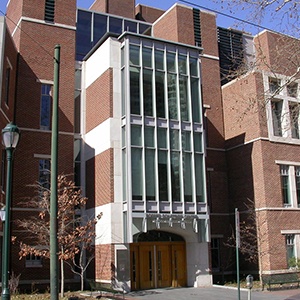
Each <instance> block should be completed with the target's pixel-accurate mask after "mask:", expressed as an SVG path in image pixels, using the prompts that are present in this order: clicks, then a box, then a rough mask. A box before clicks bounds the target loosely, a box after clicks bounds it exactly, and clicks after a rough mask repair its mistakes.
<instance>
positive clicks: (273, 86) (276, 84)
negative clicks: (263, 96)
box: [269, 77, 281, 94]
mask: <svg viewBox="0 0 300 300" xmlns="http://www.w3.org/2000/svg"><path fill="white" fill-rule="evenodd" d="M280 84H281V81H280V79H277V78H271V77H270V78H269V92H270V93H271V94H279V91H280V90H279V89H280Z"/></svg>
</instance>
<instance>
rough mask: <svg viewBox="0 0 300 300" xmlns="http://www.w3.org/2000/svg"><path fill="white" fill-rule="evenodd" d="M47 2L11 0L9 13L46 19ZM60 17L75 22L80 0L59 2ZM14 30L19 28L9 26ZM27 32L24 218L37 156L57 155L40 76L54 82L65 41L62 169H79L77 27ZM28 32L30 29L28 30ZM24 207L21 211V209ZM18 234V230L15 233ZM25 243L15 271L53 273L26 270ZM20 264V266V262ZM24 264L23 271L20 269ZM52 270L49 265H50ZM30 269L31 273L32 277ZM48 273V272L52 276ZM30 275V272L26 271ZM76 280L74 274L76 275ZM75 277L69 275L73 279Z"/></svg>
mask: <svg viewBox="0 0 300 300" xmlns="http://www.w3.org/2000/svg"><path fill="white" fill-rule="evenodd" d="M40 2H41V1H36V0H34V1H31V0H23V1H21V0H20V1H19V0H18V1H16V0H11V1H10V5H9V8H8V11H7V13H8V16H9V17H12V18H13V20H14V22H15V23H18V21H19V19H20V16H21V13H22V12H24V16H26V17H30V18H39V19H41V20H43V18H44V5H40V4H41V3H40ZM56 12H57V13H56V15H55V21H56V22H59V23H63V24H65V25H75V16H76V1H75V0H70V1H66V0H57V1H56ZM9 27H10V30H12V29H13V26H12V25H11V24H10V25H9ZM21 27H22V31H21V30H19V29H17V31H16V34H15V35H14V40H15V41H16V42H17V48H18V50H19V51H20V60H19V65H18V71H19V73H18V81H17V84H18V85H17V93H16V101H17V106H16V124H17V125H18V126H19V127H20V128H21V137H20V142H19V145H18V147H17V149H16V151H15V159H14V169H13V194H12V199H13V208H14V209H15V210H14V211H13V218H14V219H19V218H22V216H24V210H23V211H22V209H21V208H22V207H23V206H22V205H21V204H20V202H22V201H23V202H26V201H28V198H30V197H32V196H33V195H34V191H33V189H32V188H31V189H30V188H29V187H28V185H32V184H34V183H35V182H36V181H37V180H38V172H39V165H38V161H39V158H38V157H35V154H37V155H38V154H44V155H47V156H49V155H50V154H51V132H49V131H48V132H45V131H42V130H40V126H39V124H40V97H41V83H39V82H38V81H37V80H38V79H40V80H48V81H53V69H54V62H53V56H54V47H55V45H56V44H60V45H61V64H60V90H59V91H60V93H59V131H60V134H59V145H58V149H59V150H58V151H59V152H58V173H63V174H67V175H69V174H70V175H71V176H72V174H73V173H74V154H73V146H74V135H73V123H74V121H73V119H74V74H75V65H74V58H75V31H74V30H71V29H66V28H61V27H54V26H50V25H46V24H39V23H34V22H27V21H23V22H22V23H21ZM24 32H25V33H24ZM17 208H18V209H17ZM15 234H18V233H16V232H12V235H15ZM18 251H19V245H18V243H16V244H15V245H12V258H11V259H12V261H13V262H14V269H13V270H14V271H15V272H16V274H17V270H20V272H21V273H22V274H23V273H24V274H25V273H26V274H28V277H27V279H39V278H43V276H44V275H41V274H45V277H47V276H49V273H47V272H46V273H45V269H44V268H40V269H39V268H35V269H34V272H32V269H31V270H27V269H26V270H24V261H21V262H19V260H18V259H19V257H18V255H17V253H18ZM17 263H20V265H19V266H16V265H17ZM17 268H19V269H17ZM46 270H47V265H46ZM27 272H31V273H30V275H29V273H27ZM47 274H48V275H47ZM26 276H27V275H26ZM70 277H71V278H73V274H71V275H70ZM70 277H69V278H70Z"/></svg>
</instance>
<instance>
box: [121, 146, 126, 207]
mask: <svg viewBox="0 0 300 300" xmlns="http://www.w3.org/2000/svg"><path fill="white" fill-rule="evenodd" d="M126 161H127V159H126V149H124V150H123V151H122V184H123V188H122V192H123V201H124V202H125V201H126V200H127V199H126V198H127V168H126Z"/></svg>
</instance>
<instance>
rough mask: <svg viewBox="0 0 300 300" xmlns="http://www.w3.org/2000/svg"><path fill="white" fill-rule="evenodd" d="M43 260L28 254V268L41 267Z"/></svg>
mask: <svg viewBox="0 0 300 300" xmlns="http://www.w3.org/2000/svg"><path fill="white" fill-rule="evenodd" d="M41 266H42V258H41V257H40V256H38V255H34V254H28V255H27V256H26V267H41Z"/></svg>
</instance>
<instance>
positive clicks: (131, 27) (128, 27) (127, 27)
mask: <svg viewBox="0 0 300 300" xmlns="http://www.w3.org/2000/svg"><path fill="white" fill-rule="evenodd" d="M124 31H130V32H135V33H137V24H136V22H132V21H128V20H124Z"/></svg>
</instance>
